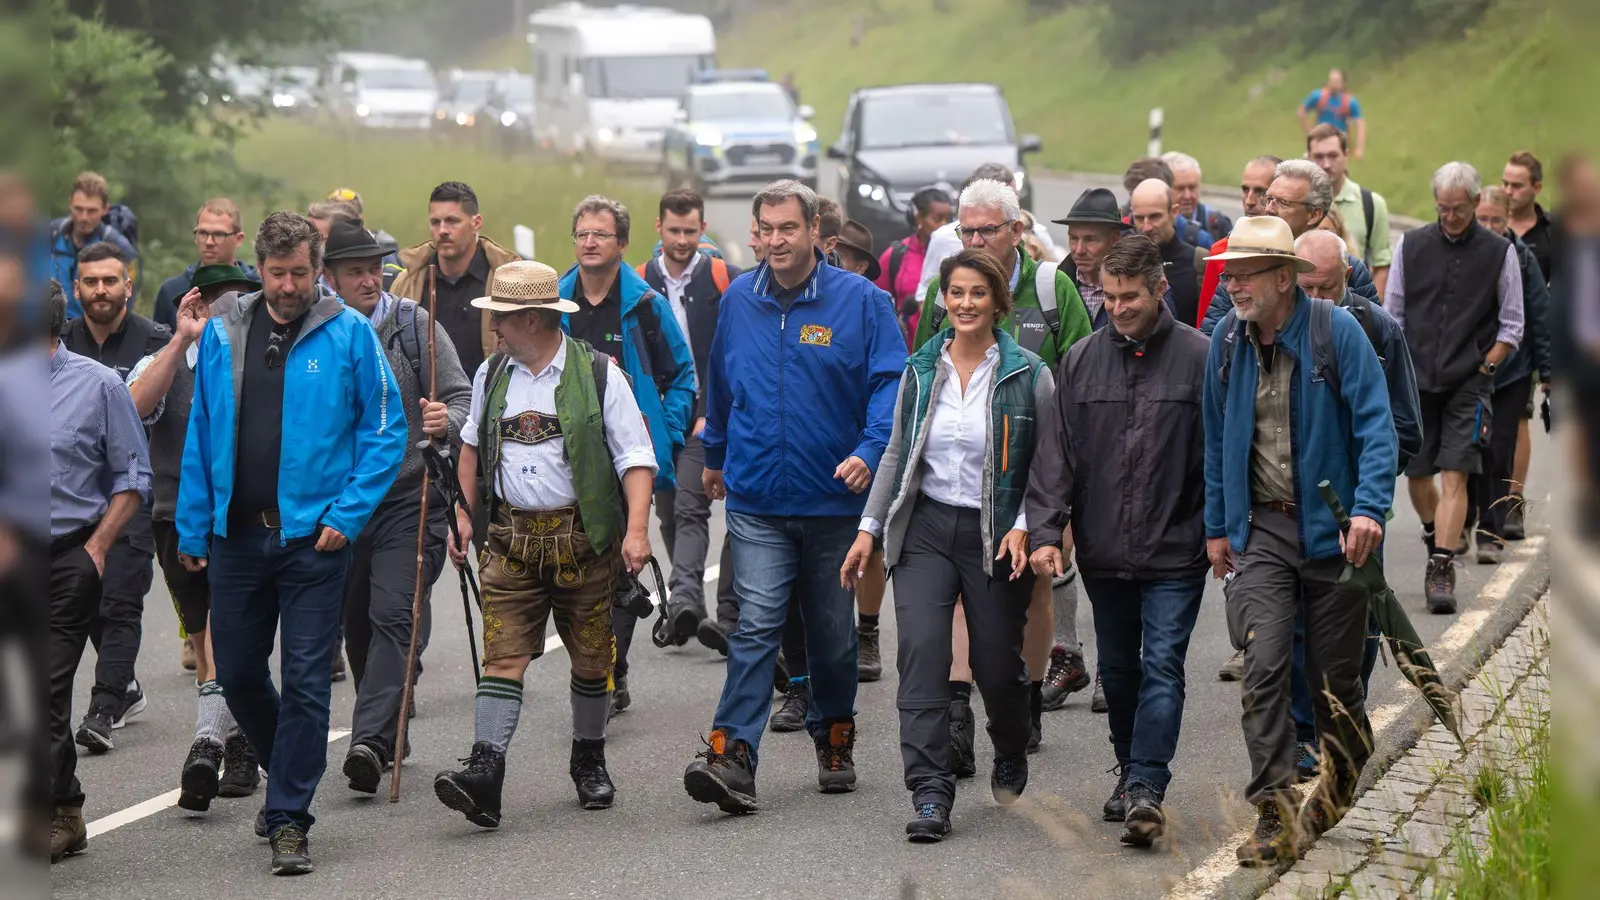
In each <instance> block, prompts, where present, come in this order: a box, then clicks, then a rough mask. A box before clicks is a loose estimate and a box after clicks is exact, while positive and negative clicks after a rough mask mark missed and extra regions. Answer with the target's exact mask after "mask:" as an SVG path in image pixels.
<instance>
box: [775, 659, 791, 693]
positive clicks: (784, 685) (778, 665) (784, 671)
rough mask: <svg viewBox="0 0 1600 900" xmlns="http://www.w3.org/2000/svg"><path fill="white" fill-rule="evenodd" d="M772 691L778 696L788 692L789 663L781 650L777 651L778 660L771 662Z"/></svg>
mask: <svg viewBox="0 0 1600 900" xmlns="http://www.w3.org/2000/svg"><path fill="white" fill-rule="evenodd" d="M772 692H773V693H774V694H777V695H778V696H780V697H781V696H783V695H784V694H787V693H788V692H789V663H788V661H787V660H785V659H784V658H783V651H782V650H779V651H778V661H777V662H775V663H773V664H772Z"/></svg>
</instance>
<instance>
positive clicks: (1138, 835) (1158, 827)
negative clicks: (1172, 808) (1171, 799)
mask: <svg viewBox="0 0 1600 900" xmlns="http://www.w3.org/2000/svg"><path fill="white" fill-rule="evenodd" d="M1123 796H1124V797H1126V799H1127V807H1128V810H1127V814H1126V816H1125V818H1124V821H1125V822H1126V823H1127V830H1126V831H1124V832H1123V833H1122V842H1123V843H1124V844H1127V845H1128V846H1130V847H1148V846H1150V845H1151V844H1154V843H1155V842H1156V838H1158V837H1161V835H1162V833H1163V832H1165V831H1166V829H1167V817H1166V815H1165V814H1163V813H1162V812H1161V797H1160V796H1158V795H1157V794H1156V792H1155V790H1154V789H1152V788H1151V787H1150V786H1149V785H1147V784H1140V783H1138V782H1134V783H1133V784H1130V785H1128V790H1127V793H1125V794H1124V795H1123Z"/></svg>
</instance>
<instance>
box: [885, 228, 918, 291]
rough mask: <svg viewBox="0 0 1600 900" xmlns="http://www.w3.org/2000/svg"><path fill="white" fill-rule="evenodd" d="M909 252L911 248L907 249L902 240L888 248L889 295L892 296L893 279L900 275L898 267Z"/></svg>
mask: <svg viewBox="0 0 1600 900" xmlns="http://www.w3.org/2000/svg"><path fill="white" fill-rule="evenodd" d="M910 250H911V248H910V247H907V246H906V242H905V241H903V240H901V241H895V242H894V246H892V247H890V248H889V293H890V295H893V294H894V282H895V279H896V278H897V277H899V275H900V266H901V265H903V264H904V263H905V259H906V254H907V253H908V252H910ZM913 299H915V298H913Z"/></svg>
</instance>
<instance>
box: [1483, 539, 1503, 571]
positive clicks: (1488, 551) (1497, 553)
mask: <svg viewBox="0 0 1600 900" xmlns="http://www.w3.org/2000/svg"><path fill="white" fill-rule="evenodd" d="M1505 550H1506V546H1505V545H1504V544H1502V543H1500V542H1499V541H1498V540H1496V539H1495V538H1494V537H1493V536H1491V535H1487V534H1484V533H1483V532H1481V531H1480V532H1478V565H1480V566H1497V565H1499V564H1500V557H1501V555H1502V554H1503V553H1505Z"/></svg>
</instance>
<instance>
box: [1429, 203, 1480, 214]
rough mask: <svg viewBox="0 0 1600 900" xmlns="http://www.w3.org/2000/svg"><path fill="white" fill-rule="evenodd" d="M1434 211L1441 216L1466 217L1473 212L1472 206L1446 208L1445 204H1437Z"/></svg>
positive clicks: (1463, 205)
mask: <svg viewBox="0 0 1600 900" xmlns="http://www.w3.org/2000/svg"><path fill="white" fill-rule="evenodd" d="M1433 211H1434V212H1436V213H1438V214H1439V215H1441V216H1451V217H1458V216H1464V215H1467V214H1469V213H1471V212H1472V204H1470V203H1461V204H1458V205H1456V206H1445V205H1444V204H1443V203H1435V204H1434V205H1433Z"/></svg>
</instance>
